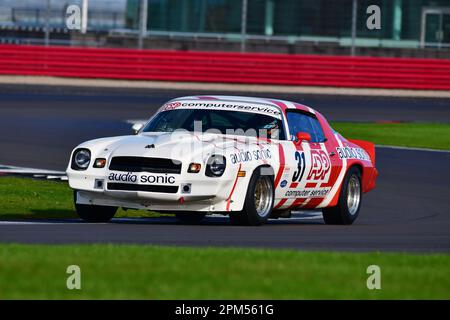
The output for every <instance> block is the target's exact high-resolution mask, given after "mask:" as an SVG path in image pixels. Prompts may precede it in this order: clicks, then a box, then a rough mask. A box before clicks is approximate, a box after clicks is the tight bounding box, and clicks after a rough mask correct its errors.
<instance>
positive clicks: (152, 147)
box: [80, 132, 264, 161]
mask: <svg viewBox="0 0 450 320" xmlns="http://www.w3.org/2000/svg"><path fill="white" fill-rule="evenodd" d="M244 140H245V141H244ZM256 143H260V144H261V143H263V144H264V142H261V141H258V139H256V138H252V137H250V138H247V137H238V136H230V135H223V134H213V133H191V132H182V133H143V134H139V135H133V136H121V137H113V138H104V139H97V140H92V141H89V142H86V143H84V144H82V145H80V147H85V148H89V149H91V151H92V152H93V153H95V154H96V157H114V156H128V157H130V156H131V157H132V156H135V157H155V158H156V157H157V158H168V159H175V160H180V161H182V160H183V159H197V160H199V161H200V160H204V159H205V157H207V156H209V155H211V154H226V153H227V152H228V150H230V149H233V150H234V149H236V148H237V149H242V148H244V147H246V146H248V145H249V144H256Z"/></svg>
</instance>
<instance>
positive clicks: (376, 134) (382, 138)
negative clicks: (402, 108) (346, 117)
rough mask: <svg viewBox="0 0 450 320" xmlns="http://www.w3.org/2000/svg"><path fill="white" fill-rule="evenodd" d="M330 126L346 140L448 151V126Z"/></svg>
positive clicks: (449, 130) (342, 123) (449, 145)
mask: <svg viewBox="0 0 450 320" xmlns="http://www.w3.org/2000/svg"><path fill="white" fill-rule="evenodd" d="M331 125H332V127H333V128H334V129H335V130H336V131H338V132H339V133H340V134H342V135H343V136H344V137H346V138H348V139H361V140H368V141H372V142H374V143H375V144H383V145H391V146H402V147H418V148H432V149H444V150H450V124H444V123H385V124H384V123H354V122H333V123H331Z"/></svg>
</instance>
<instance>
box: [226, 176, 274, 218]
mask: <svg viewBox="0 0 450 320" xmlns="http://www.w3.org/2000/svg"><path fill="white" fill-rule="evenodd" d="M274 196H275V194H274V187H273V176H270V175H261V170H256V171H255V172H254V173H253V175H252V177H251V179H250V182H249V185H248V189H247V194H246V196H245V203H244V210H243V211H240V212H232V213H230V221H231V223H232V224H234V225H251V226H259V225H262V224H264V223H265V222H266V221H267V219H269V217H270V215H271V213H272V208H273V201H274Z"/></svg>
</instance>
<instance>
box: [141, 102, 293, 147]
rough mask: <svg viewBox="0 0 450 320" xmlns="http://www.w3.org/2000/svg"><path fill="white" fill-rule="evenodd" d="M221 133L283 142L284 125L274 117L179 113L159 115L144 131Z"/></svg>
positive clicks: (201, 111) (193, 111) (219, 112)
mask: <svg viewBox="0 0 450 320" xmlns="http://www.w3.org/2000/svg"><path fill="white" fill-rule="evenodd" d="M178 129H184V130H187V131H191V132H194V131H195V132H205V131H208V132H220V133H223V134H232V135H247V136H258V137H267V138H271V139H280V140H283V139H284V136H285V134H284V130H283V126H282V122H281V120H280V119H277V118H275V117H272V116H268V115H264V114H259V113H252V112H241V111H227V110H211V109H209V110H204V109H176V110H169V111H163V112H160V113H158V114H157V115H156V116H155V117H154V118H153V119H151V120H150V122H149V123H147V125H146V126H145V127H144V129H143V132H173V131H175V130H178Z"/></svg>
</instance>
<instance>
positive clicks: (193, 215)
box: [175, 212, 206, 224]
mask: <svg viewBox="0 0 450 320" xmlns="http://www.w3.org/2000/svg"><path fill="white" fill-rule="evenodd" d="M205 216H206V213H202V212H177V213H175V217H177V219H178V220H179V221H180V222H182V223H184V224H197V223H200V221H202V220H203V218H204V217H205Z"/></svg>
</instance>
